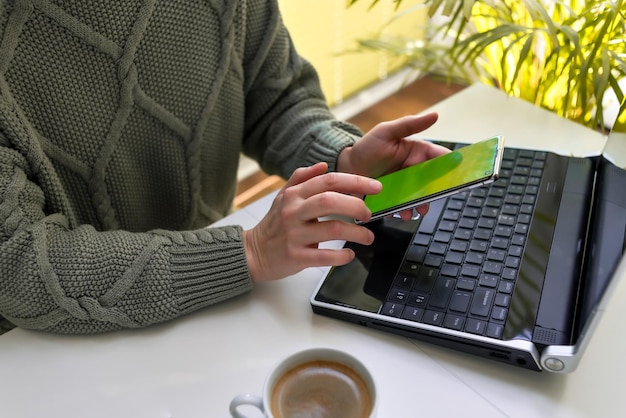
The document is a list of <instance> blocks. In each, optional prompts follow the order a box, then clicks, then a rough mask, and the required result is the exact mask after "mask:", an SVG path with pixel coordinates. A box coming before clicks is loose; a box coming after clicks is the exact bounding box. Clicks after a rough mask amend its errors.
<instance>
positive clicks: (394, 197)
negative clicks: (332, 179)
mask: <svg viewBox="0 0 626 418" xmlns="http://www.w3.org/2000/svg"><path fill="white" fill-rule="evenodd" d="M499 143H500V141H499V137H494V138H491V139H487V140H484V141H480V142H477V143H475V144H472V145H468V146H465V147H462V148H459V149H457V150H455V151H451V152H449V153H447V154H444V155H442V156H439V157H436V158H433V159H431V160H428V161H425V162H423V163H420V164H416V165H413V166H410V167H406V168H403V169H401V170H398V171H395V172H393V173H389V174H386V175H384V176H381V177H379V178H378V180H379V181H380V182H381V183H382V185H383V189H382V191H381V192H380V193H378V194H375V195H368V196H366V197H365V204H366V205H367V207H368V208H369V209H370V210H371V211H372V214H376V213H377V212H382V211H388V210H390V209H393V208H396V207H403V206H406V205H407V204H410V203H411V202H415V201H421V200H428V199H432V197H435V196H438V195H441V194H443V193H445V192H447V191H449V190H455V189H460V188H462V187H463V186H464V185H466V184H467V183H479V182H481V181H483V180H485V179H488V178H490V177H491V176H492V175H493V172H494V168H495V162H496V159H497V157H498V155H499Z"/></svg>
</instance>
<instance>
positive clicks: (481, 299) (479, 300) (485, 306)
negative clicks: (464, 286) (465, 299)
mask: <svg viewBox="0 0 626 418" xmlns="http://www.w3.org/2000/svg"><path fill="white" fill-rule="evenodd" d="M494 293H495V292H494V290H493V289H489V288H487V287H479V288H478V289H477V290H476V291H475V292H474V300H472V307H471V309H470V313H471V314H474V315H479V316H487V315H489V310H490V309H491V305H492V304H493V298H494V296H495V295H494Z"/></svg>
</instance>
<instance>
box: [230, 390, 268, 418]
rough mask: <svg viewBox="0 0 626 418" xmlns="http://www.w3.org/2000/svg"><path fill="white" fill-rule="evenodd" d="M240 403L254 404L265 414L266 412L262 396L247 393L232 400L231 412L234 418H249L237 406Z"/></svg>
mask: <svg viewBox="0 0 626 418" xmlns="http://www.w3.org/2000/svg"><path fill="white" fill-rule="evenodd" d="M240 405H250V406H253V407H255V408H257V409H259V411H261V412H262V413H263V414H265V408H263V398H261V397H260V396H257V395H251V394H249V393H245V394H242V395H237V396H235V397H234V398H233V400H232V401H230V414H231V415H232V416H233V417H234V418H247V417H246V416H245V415H243V414H242V413H241V412H239V411H237V408H238V407H239V406H240Z"/></svg>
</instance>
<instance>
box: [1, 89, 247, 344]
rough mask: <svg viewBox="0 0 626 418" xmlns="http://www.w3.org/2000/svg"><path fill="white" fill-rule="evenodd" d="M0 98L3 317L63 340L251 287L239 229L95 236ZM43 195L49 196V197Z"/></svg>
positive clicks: (174, 312)
mask: <svg viewBox="0 0 626 418" xmlns="http://www.w3.org/2000/svg"><path fill="white" fill-rule="evenodd" d="M9 107H10V106H7V103H6V102H3V101H2V100H1V98H0V271H1V272H0V315H2V316H4V317H5V318H6V319H8V320H9V321H11V322H12V323H13V324H15V325H17V326H20V327H23V328H29V329H37V330H44V331H49V332H56V333H70V334H76V333H97V332H104V331H111V330H116V329H120V328H138V327H144V326H148V325H150V324H154V323H159V322H163V321H166V320H169V319H172V318H175V317H178V316H181V315H184V314H187V313H190V312H192V311H195V310H197V309H200V308H202V307H205V306H208V305H211V304H213V303H216V302H219V301H221V300H224V299H227V298H230V297H233V296H235V295H238V294H241V293H243V292H245V291H247V290H249V289H250V288H251V287H252V284H251V281H250V278H249V275H248V272H247V267H246V260H245V253H244V250H243V244H242V241H241V228H240V227H238V226H232V227H223V228H210V229H201V230H196V231H187V232H171V231H150V232H146V233H131V232H127V231H122V230H116V231H104V232H103V231H96V230H95V229H94V228H93V227H92V226H89V225H78V224H77V222H76V221H75V220H73V216H72V209H71V205H70V204H69V203H68V202H67V201H66V199H64V196H63V193H62V189H61V188H55V186H54V183H55V181H54V170H53V168H52V166H51V163H50V161H49V160H47V159H46V158H45V155H43V153H42V152H40V151H38V150H37V148H36V147H33V146H32V142H30V144H31V147H30V148H24V147H23V146H21V145H16V144H20V143H21V144H24V143H28V141H26V139H25V136H27V135H28V134H29V132H28V129H27V128H26V127H23V126H20V123H19V118H18V117H17V116H16V114H15V112H13V111H11V109H9ZM44 190H46V192H45V193H44Z"/></svg>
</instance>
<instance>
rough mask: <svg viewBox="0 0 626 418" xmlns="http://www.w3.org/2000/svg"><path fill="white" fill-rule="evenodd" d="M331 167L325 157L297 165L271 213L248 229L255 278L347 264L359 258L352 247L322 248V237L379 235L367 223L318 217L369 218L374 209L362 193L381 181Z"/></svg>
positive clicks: (362, 240) (369, 238)
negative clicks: (368, 205)
mask: <svg viewBox="0 0 626 418" xmlns="http://www.w3.org/2000/svg"><path fill="white" fill-rule="evenodd" d="M327 169H328V165H327V164H326V163H318V164H315V165H314V166H311V167H305V168H299V169H298V170H296V171H295V172H294V173H293V175H292V176H291V178H290V179H289V180H288V181H287V183H286V184H285V185H284V186H283V188H282V189H280V191H279V192H278V194H277V196H276V198H275V199H274V202H273V203H272V207H271V208H270V210H269V212H268V213H267V215H265V217H264V218H263V219H262V220H261V222H259V224H258V225H257V226H255V227H254V228H252V229H250V230H247V231H244V232H243V244H244V248H245V251H246V257H247V261H248V268H249V271H250V276H251V278H252V280H253V281H254V282H262V281H267V280H273V279H280V278H282V277H285V276H289V275H291V274H295V273H297V272H299V271H300V270H302V269H304V268H307V267H313V266H337V265H342V264H346V263H349V262H350V261H351V260H352V259H353V258H354V252H353V251H352V250H350V249H347V248H342V249H338V250H335V249H320V248H318V245H319V243H321V242H324V241H331V240H346V241H352V242H356V243H359V244H363V245H369V244H371V243H372V242H373V241H374V235H373V234H372V232H371V231H370V230H369V229H367V228H365V227H363V226H359V225H356V224H355V223H353V222H346V221H343V220H339V219H336V220H325V221H320V220H319V218H322V217H326V216H330V215H339V216H340V217H348V218H354V219H357V220H360V221H368V220H369V219H370V217H371V212H370V210H369V209H368V208H367V207H366V206H365V204H364V203H363V199H362V196H363V195H366V194H375V193H378V192H379V191H380V190H381V187H382V186H381V184H380V182H378V181H377V180H373V179H371V178H368V177H364V176H360V175H356V174H348V173H336V172H335V173H327V172H326V171H327Z"/></svg>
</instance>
